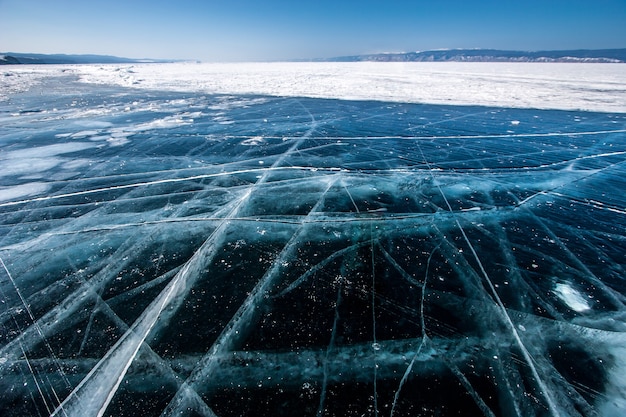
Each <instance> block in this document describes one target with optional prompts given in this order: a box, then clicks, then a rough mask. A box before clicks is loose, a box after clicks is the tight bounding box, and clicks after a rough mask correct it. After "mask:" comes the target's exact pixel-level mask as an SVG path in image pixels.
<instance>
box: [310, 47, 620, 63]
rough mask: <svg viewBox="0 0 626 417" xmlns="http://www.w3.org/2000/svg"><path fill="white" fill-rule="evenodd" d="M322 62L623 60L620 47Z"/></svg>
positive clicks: (356, 57) (444, 52)
mask: <svg viewBox="0 0 626 417" xmlns="http://www.w3.org/2000/svg"><path fill="white" fill-rule="evenodd" d="M315 61H322V62H361V61H369V62H590V63H626V48H623V49H572V50H555V51H515V50H502V49H441V50H432V51H418V52H397V53H396V52H389V53H377V54H362V55H349V56H341V57H334V58H324V59H319V60H315Z"/></svg>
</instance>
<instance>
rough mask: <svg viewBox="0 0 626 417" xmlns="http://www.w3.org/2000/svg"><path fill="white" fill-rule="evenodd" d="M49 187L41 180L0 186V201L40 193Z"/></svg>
mask: <svg viewBox="0 0 626 417" xmlns="http://www.w3.org/2000/svg"><path fill="white" fill-rule="evenodd" d="M49 189H50V186H49V185H48V184H46V183H43V182H30V183H28V184H22V185H16V186H14V187H5V188H0V201H7V200H14V199H18V198H22V197H26V196H31V195H36V194H41V193H44V192H46V191H48V190H49Z"/></svg>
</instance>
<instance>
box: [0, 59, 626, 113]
mask: <svg viewBox="0 0 626 417" xmlns="http://www.w3.org/2000/svg"><path fill="white" fill-rule="evenodd" d="M72 71H73V72H74V73H75V74H76V75H78V76H79V77H80V79H81V80H82V81H83V82H90V83H98V84H116V85H120V86H126V85H128V80H127V79H126V78H124V77H121V76H120V71H119V66H107V65H98V66H96V65H81V66H76V67H73V68H72ZM133 71H134V72H135V74H134V75H136V76H137V77H138V78H141V80H142V82H141V84H140V85H134V87H135V88H148V89H161V90H163V89H164V90H173V91H191V92H204V93H209V94H210V93H217V94H260V95H271V96H281V97H285V96H287V97H319V98H337V99H355V100H382V101H393V102H407V103H431V104H460V105H487V106H497V107H513V108H538V109H564V110H589V111H607V112H620V113H626V87H625V86H626V71H624V65H621V64H591V63H584V64H583V63H564V64H563V63H550V64H547V63H536V64H535V63H467V62H445V63H444V62H431V63H428V62H413V63H392V62H382V63H381V62H351V63H336V62H333V63H328V62H308V63H303V62H298V63H294V62H289V63H285V62H283V63H232V64H226V63H222V64H195V63H173V64H140V65H134V66H133ZM5 78H13V77H5ZM232 105H233V103H224V106H232Z"/></svg>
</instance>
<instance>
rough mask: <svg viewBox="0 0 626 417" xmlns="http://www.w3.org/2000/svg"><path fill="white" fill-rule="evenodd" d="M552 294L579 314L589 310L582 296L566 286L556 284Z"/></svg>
mask: <svg viewBox="0 0 626 417" xmlns="http://www.w3.org/2000/svg"><path fill="white" fill-rule="evenodd" d="M554 294H556V296H557V297H559V298H560V299H561V301H563V302H564V303H565V304H567V306H568V307H569V308H571V309H572V310H574V311H577V312H579V313H582V312H584V311H587V310H589V309H590V308H591V307H589V303H588V302H587V300H585V298H584V297H583V296H582V294H581V293H580V292H578V291H577V290H576V289H574V288H573V287H571V286H570V285H568V284H561V283H559V284H556V286H555V288H554Z"/></svg>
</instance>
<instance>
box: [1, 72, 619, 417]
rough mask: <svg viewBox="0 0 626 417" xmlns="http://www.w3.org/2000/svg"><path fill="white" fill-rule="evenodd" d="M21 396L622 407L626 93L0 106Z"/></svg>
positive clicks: (74, 404)
mask: <svg viewBox="0 0 626 417" xmlns="http://www.w3.org/2000/svg"><path fill="white" fill-rule="evenodd" d="M0 126H1V127H0V169H1V172H0V213H1V214H0V261H1V262H0V303H1V304H0V395H1V398H2V401H1V402H0V415H3V416H26V415H29V416H47V415H55V416H101V415H106V416H109V415H110V416H137V415H142V416H179V415H181V416H219V417H227V416H292V415H298V416H352V415H354V416H362V415H367V416H398V417H399V416H418V415H420V416H455V415H459V416H470V415H471V416H486V417H491V416H506V417H512V416H520V417H521V416H524V417H526V416H553V417H554V416H622V415H624V414H626V377H625V375H626V308H625V301H626V297H625V296H626V284H625V281H624V279H625V278H626V273H625V269H626V257H625V253H626V115H624V114H609V113H590V112H575V111H556V110H554V111H550V110H533V109H504V108H488V107H455V106H436V105H419V104H400V103H384V102H367V101H359V102H357V101H341V100H323V99H307V98H301V99H300V98H281V97H256V96H211V95H202V94H183V93H171V92H170V93H166V92H159V91H134V90H132V89H120V88H108V87H94V86H86V85H80V84H76V83H73V84H67V83H66V81H62V82H61V81H55V80H50V81H48V82H47V84H42V85H41V86H39V87H36V88H34V89H33V90H31V91H30V92H28V93H22V94H17V95H13V96H11V97H9V99H8V100H6V101H3V102H0Z"/></svg>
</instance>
